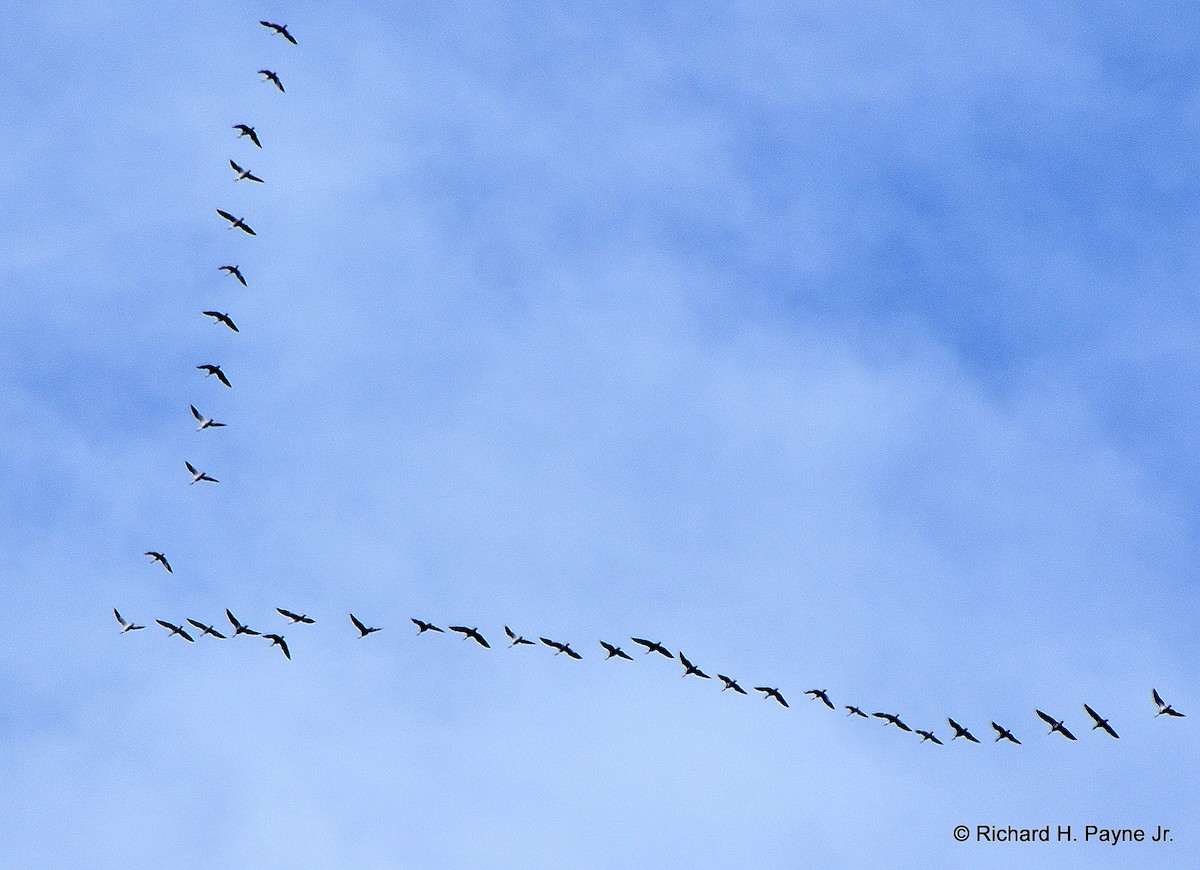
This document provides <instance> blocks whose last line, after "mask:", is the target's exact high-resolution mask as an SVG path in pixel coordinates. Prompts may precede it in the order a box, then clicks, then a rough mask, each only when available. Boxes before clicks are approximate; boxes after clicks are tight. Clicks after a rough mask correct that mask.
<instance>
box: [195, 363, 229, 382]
mask: <svg viewBox="0 0 1200 870" xmlns="http://www.w3.org/2000/svg"><path fill="white" fill-rule="evenodd" d="M196 368H198V369H199V370H200V371H202V372H204V377H206V378H207V377H210V376H212V375H216V376H217V380H218V381H220V382H221V383H223V384H224V385H225V386H227V387H232V386H233V384H231V383H229V378H227V377H225V372H223V371H221V367H220V366H215V365H212V364H211V363H205V364H204V365H202V366H196Z"/></svg>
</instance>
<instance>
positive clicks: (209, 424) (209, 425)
mask: <svg viewBox="0 0 1200 870" xmlns="http://www.w3.org/2000/svg"><path fill="white" fill-rule="evenodd" d="M188 407H190V408H191V409H192V416H193V417H195V418H196V420H197V422H199V423H200V428H199V429H197V430H196V431H197V432H203V431H204V430H205V429H218V428H220V427H222V426H224V425H225V424H224V423H218V422H217V421H216V420H214V419H213V418H212V417H205V416H204V415H203V414H201V413H200V412H199V411H197V410H196V406H195V405H189V406H188Z"/></svg>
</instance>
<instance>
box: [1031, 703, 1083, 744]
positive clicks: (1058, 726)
mask: <svg viewBox="0 0 1200 870" xmlns="http://www.w3.org/2000/svg"><path fill="white" fill-rule="evenodd" d="M1034 712H1035V713H1037V714H1038V718H1039V719H1041V720H1042V721H1043V722H1045V723H1046V724H1047V725H1049V726H1050V731H1049V733H1050V734H1053V733H1054V732H1055V731H1057V732H1058V733H1059V734H1061V735H1062V736H1063V737H1065V738H1067V739H1068V740H1075V739H1077V738H1076V737H1075V735H1074V734H1072V733H1071V732H1070V731H1068V730H1067V729H1066V728H1065V727H1064V726H1063V720H1062V719H1055V718H1054V717H1053V716H1051V715H1050V714H1049V713H1043V712H1042V711H1041V710H1034Z"/></svg>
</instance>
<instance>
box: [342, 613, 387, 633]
mask: <svg viewBox="0 0 1200 870" xmlns="http://www.w3.org/2000/svg"><path fill="white" fill-rule="evenodd" d="M350 621H351V622H353V623H354V627H355V628H357V629H358V636H359V637H360V638H363V637H366V636H367V635H368V634H372V633H374V632H376V631H381V630H382V629H378V628H368V627H367V626H365V625H363V624H362V623H361V622H360V621H359V619H358V617H357V616H355V615H354V614H353V613H351V614H350Z"/></svg>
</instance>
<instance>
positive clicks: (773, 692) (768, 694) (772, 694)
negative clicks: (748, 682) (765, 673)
mask: <svg viewBox="0 0 1200 870" xmlns="http://www.w3.org/2000/svg"><path fill="white" fill-rule="evenodd" d="M754 691H756V692H762V693H763V700H764V701H765V700H766V699H767V698H774V699H775V700H776V701H778V702H779V703H780V704H782V705H783V706H785V707H790V706H791V705H790V704H788V702H787V701H785V700H783V695H781V694H779V690H778V689H772V688H771V687H770V686H755V687H754Z"/></svg>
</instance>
